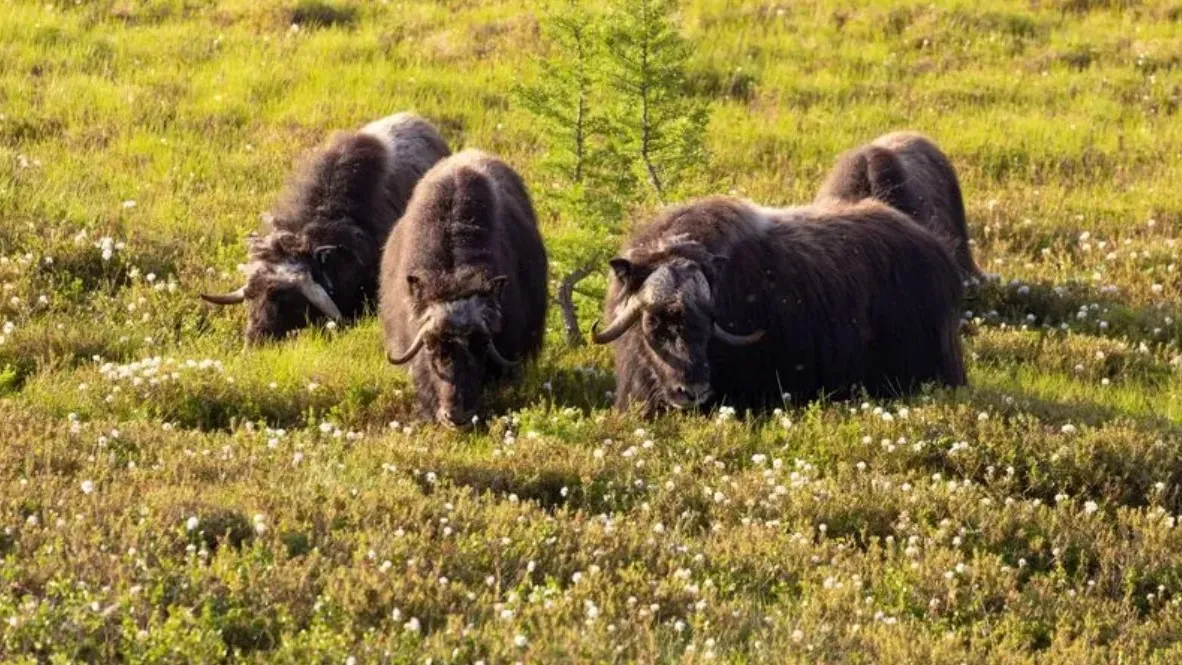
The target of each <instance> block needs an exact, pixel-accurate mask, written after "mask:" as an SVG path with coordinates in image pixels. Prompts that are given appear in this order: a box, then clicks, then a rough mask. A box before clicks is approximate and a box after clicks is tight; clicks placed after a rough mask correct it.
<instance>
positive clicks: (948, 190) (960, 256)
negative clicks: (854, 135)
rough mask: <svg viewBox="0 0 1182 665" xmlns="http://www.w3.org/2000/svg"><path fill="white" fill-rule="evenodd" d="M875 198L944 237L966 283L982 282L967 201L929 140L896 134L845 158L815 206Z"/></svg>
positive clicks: (916, 135)
mask: <svg viewBox="0 0 1182 665" xmlns="http://www.w3.org/2000/svg"><path fill="white" fill-rule="evenodd" d="M865 198H872V199H876V200H878V201H882V202H883V203H885V204H887V205H889V206H891V207H892V208H895V209H896V210H899V211H900V212H902V213H904V214H906V215H907V216H908V217H910V218H911V219H913V220H915V221H916V222H917V223H918V224H919V225H920V226H923V227H924V228H926V229H927V230H929V231H931V232H932V233H934V234H936V235H937V236H939V237H941V238H943V239H944V240H945V242H947V243H948V244H949V245H950V246H951V248H952V250H953V252H952V253H953V256H954V258H955V259H956V263H957V265H958V266H959V268H960V274H961V277H962V278H963V279H966V280H968V279H975V280H982V279H984V274H983V273H982V272H981V270H980V269H979V268H978V267H977V264H976V263H975V262H974V261H973V254H972V251H971V250H970V249H969V231H968V227H967V225H966V223H965V212H964V199H963V198H962V197H961V192H960V183H959V182H958V181H957V178H956V170H955V169H953V168H952V163H951V162H949V161H948V157H947V156H946V155H945V154H944V153H943V152H942V151H941V150H940V148H939V147H937V146H936V144H935V143H933V142H932V141H931V140H929V139H928V138H927V137H925V136H923V135H921V134H917V133H915V132H892V133H890V134H886V135H883V136H880V137H878V138H877V139H875V140H874V141H873V142H871V143H869V144H867V145H864V146H862V147H860V148H857V149H855V150H850V151H848V152H846V153H844V154H842V155H841V156H840V157H839V158H838V160H837V165H836V166H834V167H833V170H832V171H831V172H830V173H829V177H828V178H826V179H825V182H824V184H823V185H821V191H820V192H819V193H818V194H817V198H816V202H817V203H819V204H824V203H828V202H834V201H844V202H851V203H852V202H855V201H860V200H862V199H865Z"/></svg>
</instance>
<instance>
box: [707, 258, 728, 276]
mask: <svg viewBox="0 0 1182 665" xmlns="http://www.w3.org/2000/svg"><path fill="white" fill-rule="evenodd" d="M730 260H731V257H729V256H723V255H721V254H711V255H710V270H711V272H713V273H714V277H715V278H716V279H717V278H718V276H719V275H721V274H722V271H723V270H726V264H728V263H730Z"/></svg>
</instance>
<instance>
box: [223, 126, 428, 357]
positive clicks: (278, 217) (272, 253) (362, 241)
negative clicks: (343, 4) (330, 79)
mask: <svg viewBox="0 0 1182 665" xmlns="http://www.w3.org/2000/svg"><path fill="white" fill-rule="evenodd" d="M449 153H450V151H449V150H448V147H447V144H446V143H445V142H444V141H443V139H442V138H441V137H440V136H439V133H438V132H437V131H436V130H435V128H434V127H432V126H431V124H430V123H428V122H427V121H426V120H423V119H422V118H420V117H418V116H416V115H413V114H410V113H398V114H395V115H391V116H389V117H386V118H383V119H381V120H377V121H375V122H372V123H370V124H368V125H366V126H364V127H362V128H361V129H360V130H358V131H354V132H341V133H337V134H335V135H334V136H332V137H331V138H330V139H329V140H328V141H327V142H326V143H325V144H324V145H323V146H322V147H321V148H320V149H319V150H317V151H316V152H315V153H314V154H313V156H312V158H311V159H310V160H309V161H308V162H307V164H306V165H305V166H304V168H303V169H302V170H301V172H300V173H299V175H298V177H296V178H295V179H293V180H292V181H291V182H290V183H289V184H288V187H287V189H286V191H285V193H284V195H283V196H282V197H281V200H280V203H279V205H278V206H277V207H276V209H275V210H274V211H273V214H272V215H271V221H270V223H269V227H270V228H269V230H268V233H267V234H266V235H265V236H262V237H259V236H257V235H252V236H251V237H250V238H249V240H248V261H247V268H246V272H247V278H246V284H245V285H243V286H242V287H240V288H238V289H235V290H234V291H231V292H230V293H226V294H218V295H211V294H202V296H201V297H202V298H203V299H204V300H205V301H206V302H210V303H213V304H216V305H235V304H241V303H245V304H246V305H247V306H248V309H247V327H246V339H247V341H248V342H252V343H254V342H261V341H264V340H267V339H275V338H279V337H282V336H284V335H286V334H287V333H289V332H291V331H293V330H296V329H299V328H302V327H304V326H306V325H307V324H308V323H309V322H314V321H317V320H323V319H325V318H328V319H331V320H333V321H340V320H342V319H344V318H346V317H348V318H352V317H355V316H357V315H359V314H360V313H361V312H362V311H364V309H365V308H366V307H367V306H369V305H370V304H372V303H373V301H374V300H375V299H376V295H377V279H378V267H379V263H380V258H381V249H382V245H383V244H384V243H385V241H386V238H387V236H388V235H389V233H390V228H391V227H392V226H393V225H394V223H395V222H396V221H397V220H398V218H399V217H401V216H402V213H403V211H404V210H405V209H406V204H407V201H409V200H410V197H411V194H412V192H413V191H414V187H415V185H416V184H417V183H418V181H419V179H420V178H422V176H423V174H424V173H426V172H427V171H428V170H429V169H430V168H431V166H433V165H434V164H435V163H436V162H438V161H439V160H440V159H442V158H444V157H446V156H447V155H448V154H449Z"/></svg>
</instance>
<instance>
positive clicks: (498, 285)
mask: <svg viewBox="0 0 1182 665" xmlns="http://www.w3.org/2000/svg"><path fill="white" fill-rule="evenodd" d="M508 283H509V277H508V276H507V275H497V276H496V277H493V278H492V279H490V280H488V293H489V295H491V296H492V297H493V298H495V299H497V300H500V299H501V293H502V292H503V291H504V290H505V285H506V284H508Z"/></svg>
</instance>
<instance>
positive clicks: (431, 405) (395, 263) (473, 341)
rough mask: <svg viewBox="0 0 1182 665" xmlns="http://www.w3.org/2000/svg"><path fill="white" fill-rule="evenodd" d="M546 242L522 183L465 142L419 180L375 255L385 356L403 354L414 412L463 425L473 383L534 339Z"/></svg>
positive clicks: (539, 323) (541, 318)
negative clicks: (414, 400)
mask: <svg viewBox="0 0 1182 665" xmlns="http://www.w3.org/2000/svg"><path fill="white" fill-rule="evenodd" d="M546 280H547V263H546V250H545V247H544V246H543V245H542V238H541V236H540V235H539V233H538V229H537V219H536V218H535V216H534V210H533V204H532V203H531V202H530V197H529V193H528V192H527V191H526V189H525V184H524V183H523V182H522V181H521V178H520V177H519V176H518V175H517V173H516V172H515V171H514V170H513V169H512V168H510V167H509V166H508V165H507V164H505V163H504V162H502V161H501V160H499V159H497V158H496V157H493V156H491V155H488V154H486V153H483V152H480V151H478V150H465V151H464V152H461V153H458V154H456V155H454V156H452V157H449V158H448V159H445V160H443V161H442V162H440V163H439V164H437V165H436V166H435V167H434V168H433V169H432V170H431V171H430V172H429V173H428V174H427V175H426V176H425V177H424V178H423V180H422V182H420V183H419V186H418V188H417V189H415V193H414V197H413V198H412V199H411V202H410V205H409V207H408V208H407V211H406V215H405V216H404V217H403V219H402V221H400V222H399V224H398V226H396V227H395V228H394V231H393V232H392V233H391V234H390V239H389V241H388V242H387V244H386V250H385V255H384V256H383V258H382V277H381V305H380V312H381V319H382V325H383V328H384V329H385V337H386V352H387V358H388V360H389V361H390V362H391V363H393V364H395V365H402V364H406V363H410V373H411V377H412V379H413V380H414V384H415V390H416V392H417V394H418V408H419V415H420V416H422V417H424V418H427V419H431V418H434V419H435V420H437V421H438V422H440V423H441V424H444V425H447V426H462V425H467V424H470V423H471V422H472V421H473V416H474V415H475V412H476V409H477V406H478V399H479V395H480V392H481V390H482V389H483V387H484V385H485V384H486V383H487V380H489V379H494V380H495V379H498V378H503V377H504V376H506V375H507V373H508V372H509V371H510V370H511V368H512V367H513V366H514V365H516V364H517V363H518V362H519V361H520V360H521V359H522V358H526V357H531V356H534V355H536V354H537V352H538V351H539V349H541V346H542V336H543V333H544V330H545V319H546V304H547V298H546Z"/></svg>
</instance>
